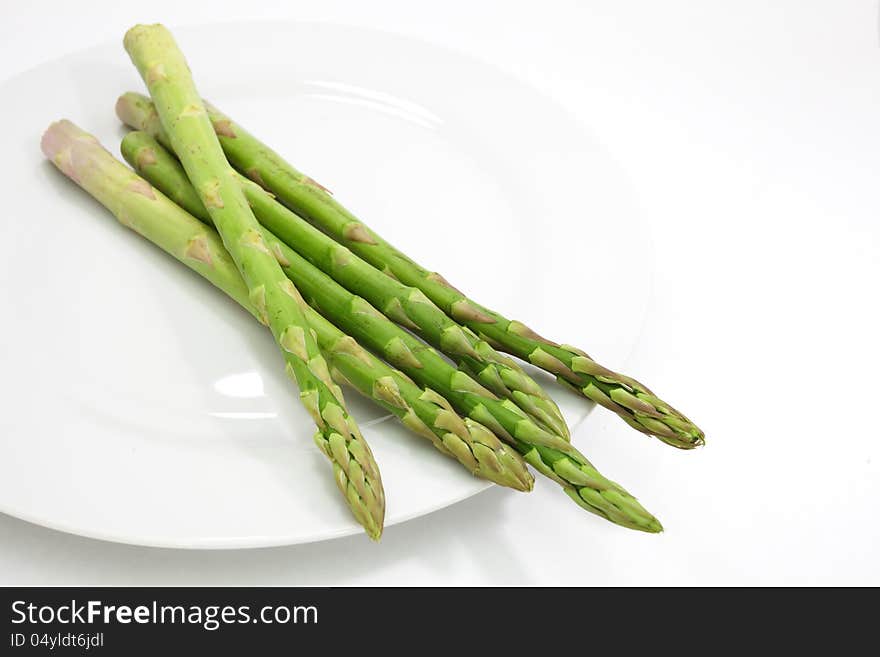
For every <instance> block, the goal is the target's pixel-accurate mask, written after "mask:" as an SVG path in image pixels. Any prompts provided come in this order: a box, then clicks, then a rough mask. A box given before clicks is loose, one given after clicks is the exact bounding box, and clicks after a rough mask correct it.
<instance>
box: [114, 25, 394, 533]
mask: <svg viewBox="0 0 880 657" xmlns="http://www.w3.org/2000/svg"><path fill="white" fill-rule="evenodd" d="M124 44H125V49H126V50H127V51H128V54H129V56H130V57H131V60H132V62H133V63H134V65H135V66H136V67H137V69H138V72H139V73H140V74H141V77H142V78H143V79H144V82H145V83H146V85H147V88H148V89H149V90H150V94H151V95H152V97H153V99H154V101H155V103H156V108H157V111H158V114H159V119H160V121H161V123H162V126H163V128H164V129H165V132H166V133H167V135H168V137H169V140H170V143H171V144H172V146H173V147H174V151H175V152H176V153H177V155H178V157H179V158H180V160H181V162H182V164H183V166H184V168H185V169H186V172H187V175H188V176H189V178H190V180H192V181H193V185H194V187H195V188H196V189H197V190H198V193H199V197H200V198H201V199H202V202H203V203H204V204H205V207H207V208H208V210H209V212H210V214H211V217H212V219H213V220H214V223H215V224H216V226H217V229H218V231H219V233H220V236H221V237H222V239H223V244H224V245H225V247H226V249H227V250H228V251H229V254H230V255H231V256H232V259H233V260H234V261H235V264H236V267H237V268H238V271H239V272H240V273H241V274H242V278H243V279H244V282H245V284H246V285H247V287H248V294H249V295H250V298H251V299H252V301H253V303H254V305H255V306H256V307H257V308H258V310H259V311H260V313H261V315H262V316H263V319H264V321H265V322H266V323H267V324H268V326H269V328H270V329H271V331H272V334H273V336H274V337H275V340H276V342H277V343H278V345H279V347H281V349H282V351H283V352H284V354H285V358H286V360H287V372H288V374H289V375H290V376H291V378H293V379H294V380H295V381H296V383H297V384H298V385H299V388H300V399H301V400H302V402H303V404H304V405H305V407H306V408H307V409H308V411H309V412H310V413H311V415H312V417H313V418H314V420H315V423H316V425H317V426H318V429H319V431H318V433H317V434H316V436H317V438H316V442H317V443H318V445H319V447H321V449H323V450H324V452H325V453H326V454H327V456H328V457H330V458H331V460H332V461H333V464H334V467H335V470H336V475H337V481H338V483H339V486H340V489H341V490H342V491H343V493H344V494H345V496H346V498H347V499H348V501H349V505H350V506H351V509H352V511H353V512H354V514H355V516H356V517H357V519H358V520H359V521H360V522H361V524H362V525H364V528H365V529H366V531H367V534H368V535H370V537H372V538H374V539H378V538H379V536H380V535H381V533H382V524H383V520H384V516H385V494H384V491H383V488H382V482H381V477H380V475H379V468H378V467H377V465H376V463H375V461H374V460H373V456H372V454H371V453H370V449H369V447H368V446H367V444H366V442H365V441H364V439H363V437H362V436H361V435H360V431H359V429H358V428H357V425H356V424H355V422H354V420H353V418H351V417H350V416H349V414H348V412H347V410H346V407H345V401H344V399H343V398H342V393H341V390H340V389H339V387H338V386H336V385H335V384H334V383H333V381H332V379H331V378H330V373H329V370H328V368H327V363H326V362H325V361H324V358H323V357H322V356H321V352H320V351H319V349H318V345H317V343H316V342H315V339H314V338H313V337H312V335H311V333H310V332H309V330H308V325H307V324H306V321H305V318H304V317H303V315H302V310H301V309H300V306H299V304H298V299H299V296H300V295H299V292H298V291H297V290H296V288H295V287H294V286H293V285H292V284H291V282H290V281H289V279H287V277H286V276H285V275H284V272H282V271H281V268H280V267H279V266H278V262H277V261H276V260H275V258H274V256H273V255H272V254H271V252H270V251H269V249H268V247H267V246H266V244H265V242H264V241H263V237H262V234H261V232H260V225H259V223H257V220H256V219H255V218H254V215H253V213H252V212H251V210H250V207H249V206H248V204H247V201H246V200H245V198H244V194H243V193H242V191H241V187H240V186H239V184H238V181H237V180H236V178H235V175H234V173H233V171H232V168H231V167H230V166H229V163H228V162H227V161H226V158H225V156H224V155H223V151H222V149H221V147H220V144H219V143H218V141H217V137H216V135H215V134H214V130H213V128H212V126H211V122H210V120H209V119H208V115H207V113H206V111H205V107H204V105H203V104H202V100H201V97H200V96H199V94H198V92H197V91H196V87H195V84H194V83H193V80H192V77H191V75H190V71H189V67H188V65H187V63H186V60H185V59H184V57H183V53H181V52H180V49H179V48H178V47H177V44H176V43H175V41H174V38H173V37H172V36H171V33H170V32H169V31H168V30H167V29H165V28H164V27H163V26H161V25H150V26H146V25H138V26H135V27H133V28H132V29H130V30H129V31H128V32H127V33H126V35H125V40H124Z"/></svg>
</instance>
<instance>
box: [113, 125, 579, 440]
mask: <svg viewBox="0 0 880 657" xmlns="http://www.w3.org/2000/svg"><path fill="white" fill-rule="evenodd" d="M122 154H123V156H124V157H125V159H126V160H127V161H128V163H129V164H131V165H132V166H133V167H134V169H135V170H136V171H138V172H139V173H140V174H141V175H142V176H144V177H145V178H146V179H147V180H150V181H151V182H154V184H156V185H157V186H159V187H160V188H161V187H162V185H160V184H159V182H158V178H160V177H163V176H165V174H166V172H167V173H168V177H169V178H170V179H171V181H175V180H177V181H180V178H181V176H180V174H179V173H178V172H177V171H175V169H177V168H179V166H180V165H179V164H178V163H177V161H176V160H174V158H173V156H171V155H170V154H169V153H168V152H167V151H166V150H165V149H164V148H162V147H161V146H160V145H159V144H158V143H157V142H156V140H155V139H154V138H153V137H152V136H150V135H149V134H148V133H146V132H142V131H134V132H130V133H129V134H128V135H126V136H125V138H124V139H123V141H122ZM169 182H170V181H169ZM183 182H184V183H186V182H187V181H186V180H185V178H184V179H183ZM241 182H242V184H243V188H244V191H245V197H246V198H247V200H248V202H249V203H250V204H251V208H252V209H253V211H254V214H255V216H256V217H257V220H258V221H259V222H260V223H261V224H262V225H263V226H264V227H266V228H267V229H268V230H269V231H270V232H272V233H273V234H274V235H275V236H276V237H277V238H278V239H280V240H281V241H283V242H284V243H285V244H287V245H288V246H290V247H292V248H293V249H294V250H295V251H297V252H298V253H299V254H300V255H302V256H303V257H305V258H306V259H307V260H308V261H309V262H311V263H312V264H313V265H315V266H316V267H318V268H319V269H321V270H322V271H324V273H326V274H328V275H329V276H332V277H333V279H334V280H336V281H337V282H338V283H339V284H341V285H342V286H344V287H346V288H347V289H349V290H351V291H352V292H354V293H355V294H358V295H359V296H362V297H364V298H365V299H367V301H369V302H370V303H371V304H373V305H374V306H376V307H378V308H381V309H382V310H383V312H384V313H385V315H386V316H387V317H388V318H389V319H392V320H394V321H396V322H397V323H398V324H401V325H403V326H405V327H406V328H410V329H413V330H415V331H416V332H418V333H419V334H420V335H421V336H422V337H423V338H424V339H425V340H426V341H427V342H429V343H430V344H432V345H434V346H435V347H436V348H438V349H440V350H441V351H442V352H444V353H445V354H446V355H448V356H449V357H450V358H452V359H453V360H455V362H456V364H457V365H458V366H459V367H460V368H461V369H463V370H464V371H467V372H468V373H470V374H472V375H474V376H475V377H476V378H477V380H478V381H480V383H482V384H483V385H485V386H486V387H487V388H489V389H490V390H492V392H494V393H495V394H497V395H499V396H501V397H506V398H509V399H512V400H513V401H514V402H515V403H516V404H517V405H518V406H519V407H520V408H522V409H523V410H524V411H525V412H526V413H527V414H528V415H529V416H531V417H532V419H534V420H535V421H536V422H538V424H540V425H541V426H543V427H544V428H547V429H548V430H550V431H552V432H553V433H556V434H557V435H560V436H562V437H564V438H566V439H568V438H569V433H568V426H567V425H566V423H565V420H564V419H563V417H562V414H561V412H560V411H559V408H558V407H557V406H556V404H555V403H554V402H553V401H552V400H551V399H550V398H549V396H548V395H547V394H546V393H545V392H544V391H543V390H542V389H541V387H540V386H539V385H538V384H537V383H535V381H533V380H532V379H531V377H529V376H528V375H527V374H526V373H525V372H523V371H522V369H521V368H520V367H519V366H518V365H517V364H516V363H515V362H514V361H513V360H512V359H511V358H509V357H506V356H502V355H501V354H499V353H498V352H497V351H495V349H493V348H492V347H491V346H490V345H489V344H488V343H486V342H485V341H484V340H480V339H478V338H477V337H476V336H475V335H474V334H473V333H472V332H471V331H470V330H469V329H466V328H465V329H463V328H462V327H461V326H459V325H458V324H457V323H455V322H454V321H453V320H451V319H450V318H449V317H448V316H447V315H446V314H445V313H444V312H443V311H442V310H440V309H439V308H438V307H437V306H436V305H434V303H432V302H431V301H430V300H429V299H428V298H427V297H425V295H424V294H422V292H421V291H420V290H418V289H416V288H412V287H408V286H406V285H403V284H402V283H400V282H398V281H396V280H394V279H392V278H389V277H388V276H385V275H383V274H382V273H381V272H379V271H376V269H375V268H374V267H373V266H372V265H370V264H369V263H367V262H365V261H364V260H362V259H361V258H359V257H358V256H356V255H354V254H352V252H351V251H349V250H348V249H347V248H346V247H344V246H342V245H340V244H338V243H337V242H335V241H333V239H331V238H330V237H328V236H326V235H325V234H324V233H322V232H321V231H319V230H317V229H316V228H314V227H313V226H311V225H310V224H308V223H307V222H306V221H304V220H303V219H301V218H300V217H298V216H297V215H296V214H294V213H293V212H292V211H290V210H289V209H287V208H286V207H285V206H283V205H281V204H280V203H277V202H276V201H275V200H274V199H272V197H271V196H270V195H269V194H268V193H266V192H265V191H264V190H263V189H262V188H261V187H259V186H258V185H256V184H255V183H253V182H251V181H249V180H247V179H245V178H241ZM182 190H187V191H188V194H185V193H184V192H183V191H182ZM169 196H170V197H171V198H172V199H173V200H175V201H176V202H178V203H179V204H180V205H182V206H183V207H184V208H185V209H186V210H187V211H189V212H190V213H192V214H194V215H195V216H197V217H198V218H200V219H206V218H207V211H206V210H205V207H204V205H202V203H201V202H200V201H199V199H198V196H197V195H196V193H195V191H194V190H193V189H192V187H191V186H190V185H189V184H186V185H182V184H179V183H178V184H175V183H173V182H171V186H170V189H169Z"/></svg>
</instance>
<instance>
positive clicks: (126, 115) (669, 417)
mask: <svg viewBox="0 0 880 657" xmlns="http://www.w3.org/2000/svg"><path fill="white" fill-rule="evenodd" d="M116 107H117V114H118V115H119V117H120V118H121V119H122V121H124V122H125V123H127V124H128V125H130V126H132V127H135V128H137V129H140V130H145V131H147V132H150V133H151V134H152V135H153V136H155V137H160V135H161V130H160V129H159V128H161V126H160V125H159V122H158V121H157V120H156V119H155V116H154V110H153V108H152V106H151V104H150V102H149V99H146V98H144V97H143V96H139V95H138V94H131V93H129V94H125V95H123V96H122V97H121V98H120V99H119V101H118V102H117V106H116ZM208 112H209V116H210V118H211V122H212V124H213V126H214V129H215V130H216V132H217V135H218V137H219V140H220V143H221V145H222V147H223V150H224V152H225V153H226V155H227V157H228V158H229V161H230V162H231V163H232V165H233V166H234V167H235V168H236V169H238V170H239V171H241V172H242V173H244V174H245V175H247V176H248V177H249V178H251V179H252V180H253V181H255V182H257V183H258V184H259V185H261V186H262V187H264V188H265V189H266V190H267V191H269V192H271V193H273V194H275V195H276V196H277V198H278V199H279V200H280V201H281V202H282V203H284V204H285V205H287V206H288V207H289V208H290V209H292V210H294V211H295V212H297V213H299V214H300V215H301V216H302V217H304V218H305V219H307V220H308V221H310V222H311V223H313V224H314V225H316V226H317V227H319V228H320V229H321V230H323V231H324V232H326V233H327V234H329V235H330V236H331V237H333V239H335V240H336V241H337V242H339V243H340V244H343V245H345V246H347V247H348V248H349V249H351V250H352V251H353V252H354V253H355V254H357V255H358V256H360V257H361V258H363V259H364V260H366V261H367V262H369V263H370V264H371V265H373V266H374V267H376V268H377V269H380V270H382V271H384V272H385V273H386V274H388V275H389V276H393V277H395V278H396V279H398V280H399V281H401V282H402V283H404V284H406V285H409V286H412V287H415V288H418V289H419V290H421V291H422V292H423V293H424V294H425V296H427V297H428V298H429V299H430V300H431V301H433V302H434V303H435V304H437V305H438V306H439V307H440V308H441V309H443V311H444V312H446V313H447V314H448V315H449V316H450V317H452V318H453V319H455V320H457V321H458V322H460V323H461V324H464V325H465V326H467V327H468V328H470V329H471V330H472V331H474V333H476V334H477V335H478V336H480V337H481V338H483V339H485V340H486V341H487V342H489V343H490V344H492V345H493V346H494V347H495V348H496V349H499V350H501V351H506V352H508V353H510V354H513V355H515V356H517V357H519V358H521V359H523V360H525V361H527V362H530V363H532V364H533V365H536V366H537V367H540V368H541V369H544V370H546V371H547V372H550V373H551V374H553V375H555V376H556V378H557V380H558V381H559V382H560V383H563V384H566V385H568V386H569V387H571V388H573V389H574V390H575V391H576V392H578V393H581V394H583V395H584V396H586V397H587V398H589V399H591V400H593V401H594V402H596V403H597V404H599V405H601V406H604V407H605V408H608V409H610V410H612V411H614V412H615V413H617V414H618V415H619V416H620V417H621V418H622V419H623V420H625V421H626V422H627V423H628V424H629V425H631V426H632V427H634V428H635V429H637V430H638V431H641V432H642V433H645V434H649V435H653V436H656V437H657V438H659V439H660V440H662V441H663V442H665V443H667V444H669V445H672V446H674V447H678V448H680V449H691V448H694V447H697V446H699V445H702V444H703V442H704V435H703V432H702V431H701V430H700V429H699V428H698V427H697V426H696V425H694V424H693V423H692V422H691V421H690V420H688V419H687V418H686V417H685V416H684V415H682V414H681V413H680V412H679V411H677V410H675V409H674V408H672V407H671V406H670V405H669V404H667V403H666V402H664V401H663V400H661V399H660V398H658V397H657V396H656V395H655V394H654V393H652V392H651V391H650V390H649V389H648V388H647V387H646V386H645V385H643V384H641V383H639V382H638V381H636V380H635V379H632V378H630V377H628V376H625V375H623V374H618V373H616V372H613V371H611V370H609V369H607V368H605V367H603V366H602V365H599V364H598V363H597V362H596V361H594V360H593V359H592V358H591V357H590V356H589V355H587V353H586V352H584V351H582V350H581V349H578V348H576V347H572V346H569V345H565V344H557V343H556V342H552V341H550V340H547V339H546V338H543V337H541V336H540V335H538V334H537V333H536V332H535V331H533V330H532V329H530V328H529V327H527V326H526V325H525V324H523V323H521V322H518V321H511V320H509V319H507V318H505V317H504V316H503V315H501V314H500V313H498V312H495V311H493V310H490V309H488V308H486V307H485V306H482V305H480V304H479V303H477V302H475V301H473V300H472V299H469V298H468V297H467V296H465V294H464V293H462V292H461V291H459V290H458V289H456V288H455V287H453V286H452V285H451V284H449V283H448V282H447V281H446V279H445V278H443V276H441V275H440V274H438V273H436V272H431V271H429V270H427V269H425V268H424V267H421V266H420V265H418V264H417V263H415V262H414V261H413V260H411V259H410V258H409V257H407V256H406V255H405V254H404V253H402V252H401V251H399V250H398V249H396V248H395V247H393V246H392V245H391V244H389V243H388V242H386V241H385V240H383V239H382V238H381V237H380V236H379V235H377V234H376V233H375V232H373V231H372V230H370V229H369V228H368V227H367V226H366V225H365V224H363V223H362V222H361V221H359V220H358V219H357V218H356V217H355V216H354V215H353V214H352V213H351V212H349V211H348V210H346V209H345V208H344V207H343V206H342V205H341V204H340V203H338V202H337V201H336V200H335V199H334V198H333V197H332V196H331V195H330V194H329V192H328V191H327V190H326V188H324V187H323V186H321V185H319V184H318V183H316V182H315V181H314V180H312V179H311V178H309V177H308V176H306V175H305V174H303V173H301V172H299V171H297V170H296V169H295V168H294V167H292V166H291V165H290V164H289V163H287V162H286V161H285V160H284V159H283V158H282V157H281V156H280V155H278V154H277V153H275V152H274V151H272V150H271V149H270V148H268V147H267V146H266V145H265V144H263V143H262V142H260V141H259V140H258V139H256V138H255V137H254V136H253V135H251V134H249V133H248V132H247V131H245V130H244V129H243V128H242V127H241V126H240V125H238V124H237V123H235V122H233V121H232V120H231V119H230V118H229V117H228V116H225V115H224V114H222V113H221V112H220V111H219V110H217V109H216V108H214V107H211V106H208Z"/></svg>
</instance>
